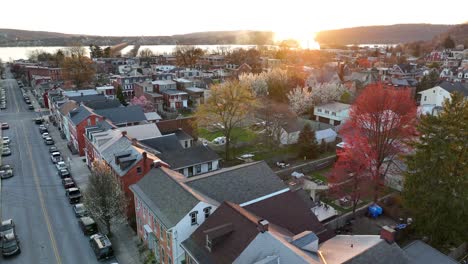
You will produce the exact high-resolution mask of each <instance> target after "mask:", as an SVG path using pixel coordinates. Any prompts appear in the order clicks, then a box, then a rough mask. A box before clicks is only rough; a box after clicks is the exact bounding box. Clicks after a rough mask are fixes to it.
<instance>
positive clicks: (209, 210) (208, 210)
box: [203, 207, 211, 219]
mask: <svg viewBox="0 0 468 264" xmlns="http://www.w3.org/2000/svg"><path fill="white" fill-rule="evenodd" d="M203 213H205V219H207V218H208V217H209V216H210V214H211V207H206V208H205V209H203Z"/></svg>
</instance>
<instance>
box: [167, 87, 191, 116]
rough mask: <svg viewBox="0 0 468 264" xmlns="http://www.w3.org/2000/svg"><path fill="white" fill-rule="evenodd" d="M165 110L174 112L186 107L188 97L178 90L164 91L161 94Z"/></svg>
mask: <svg viewBox="0 0 468 264" xmlns="http://www.w3.org/2000/svg"><path fill="white" fill-rule="evenodd" d="M161 94H162V96H163V99H164V105H165V108H166V110H169V111H175V110H178V109H183V108H187V107H188V99H189V96H188V94H187V93H186V92H183V91H179V90H165V91H162V92H161Z"/></svg>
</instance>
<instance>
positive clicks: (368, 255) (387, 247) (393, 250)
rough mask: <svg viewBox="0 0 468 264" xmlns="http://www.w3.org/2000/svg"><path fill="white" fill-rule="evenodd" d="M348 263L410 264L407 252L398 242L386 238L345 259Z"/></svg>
mask: <svg viewBox="0 0 468 264" xmlns="http://www.w3.org/2000/svg"><path fill="white" fill-rule="evenodd" d="M344 263H346V264H362V263H373V264H410V263H411V262H410V260H409V258H408V256H407V255H406V254H405V252H404V251H403V250H402V249H401V248H400V247H399V246H398V245H397V244H396V243H392V244H389V243H387V242H386V241H385V240H382V241H380V242H379V243H378V244H377V245H375V246H373V247H371V248H369V249H367V250H366V251H364V252H363V253H361V254H359V255H357V256H355V257H353V258H351V259H350V260H348V261H345V262H344Z"/></svg>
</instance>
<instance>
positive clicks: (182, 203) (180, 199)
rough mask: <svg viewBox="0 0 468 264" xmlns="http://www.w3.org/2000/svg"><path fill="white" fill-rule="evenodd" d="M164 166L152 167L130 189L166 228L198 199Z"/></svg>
mask: <svg viewBox="0 0 468 264" xmlns="http://www.w3.org/2000/svg"><path fill="white" fill-rule="evenodd" d="M170 173H175V172H171V171H170V170H169V169H166V168H162V167H161V168H156V169H152V170H150V171H149V172H148V174H146V176H145V177H143V179H141V180H140V181H139V182H138V183H136V184H133V185H131V186H130V189H131V190H132V191H133V192H134V193H135V194H136V195H138V196H140V197H141V198H142V199H141V200H142V201H143V202H144V203H146V204H147V205H148V207H149V208H150V209H151V210H152V211H153V212H155V215H157V216H158V218H159V219H160V220H161V221H162V223H163V225H164V226H165V227H166V228H171V227H173V226H175V225H176V224H177V223H178V222H179V221H180V220H181V219H182V218H183V217H184V216H186V215H187V214H188V213H189V212H190V210H192V209H193V208H194V207H195V205H197V204H198V202H199V201H200V200H199V199H197V198H196V197H195V196H194V195H193V194H192V193H190V192H189V191H187V190H186V189H185V188H184V187H182V186H181V184H180V183H179V182H177V180H175V179H174V178H172V177H171V176H170Z"/></svg>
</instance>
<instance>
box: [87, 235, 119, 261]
mask: <svg viewBox="0 0 468 264" xmlns="http://www.w3.org/2000/svg"><path fill="white" fill-rule="evenodd" d="M89 244H90V245H91V248H92V249H93V251H94V254H95V255H96V258H97V259H98V260H101V259H108V258H111V257H113V256H114V250H113V249H112V243H111V242H110V240H109V238H107V236H106V235H103V234H95V235H92V236H91V237H90V239H89Z"/></svg>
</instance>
